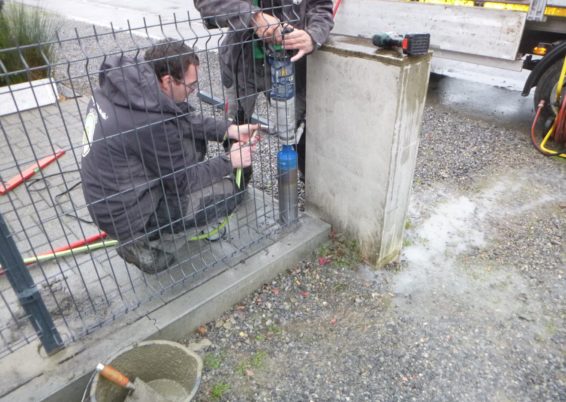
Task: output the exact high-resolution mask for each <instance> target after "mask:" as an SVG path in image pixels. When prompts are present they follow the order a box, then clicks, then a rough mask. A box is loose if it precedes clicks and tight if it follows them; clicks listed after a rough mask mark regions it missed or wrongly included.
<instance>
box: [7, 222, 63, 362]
mask: <svg viewBox="0 0 566 402" xmlns="http://www.w3.org/2000/svg"><path fill="white" fill-rule="evenodd" d="M0 264H2V267H3V269H4V271H5V272H6V276H7V277H8V281H10V285H12V288H13V289H14V292H15V293H16V295H17V296H18V300H19V301H20V304H21V305H22V307H23V309H24V310H25V312H26V314H27V315H29V317H30V321H31V324H32V325H33V328H34V329H35V332H36V333H37V336H38V337H39V339H40V341H41V343H42V344H43V347H44V348H45V351H46V352H47V354H53V353H55V352H57V351H59V350H61V349H63V347H64V345H63V341H62V339H61V336H60V335H59V332H58V331H57V329H56V328H55V325H54V323H53V320H52V319H51V315H50V314H49V311H47V307H45V303H44V302H43V299H42V298H41V295H40V294H39V290H38V289H37V287H36V286H35V283H34V282H33V278H32V277H31V275H30V273H29V272H28V269H27V268H26V266H25V265H24V261H23V260H22V256H21V255H20V252H19V251H18V248H17V247H16V243H15V242H14V239H13V238H12V235H11V234H10V232H9V230H8V226H7V225H6V223H5V221H4V218H3V217H2V214H0Z"/></svg>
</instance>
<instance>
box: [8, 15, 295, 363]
mask: <svg viewBox="0 0 566 402" xmlns="http://www.w3.org/2000/svg"><path fill="white" fill-rule="evenodd" d="M293 7H294V6H290V9H289V10H287V11H288V12H287V11H285V10H278V11H277V12H278V14H279V15H281V13H282V11H284V12H283V15H284V16H286V20H287V21H288V22H290V23H293V22H294V21H296V13H294V12H293ZM248 14H249V12H248ZM242 18H244V19H245V18H249V15H246V14H245V13H238V14H235V15H224V16H218V17H217V19H218V21H220V20H224V22H226V21H228V26H230V28H231V30H232V31H235V32H237V33H241V35H240V36H239V38H240V41H239V42H234V43H231V44H230V45H226V46H232V47H240V48H242V49H243V48H244V47H245V46H251V45H253V43H254V42H255V41H257V39H255V38H254V37H253V36H251V35H248V33H249V32H248V31H249V29H247V28H240V27H241V26H243V24H239V23H238V21H241V20H242ZM169 20H171V21H168V22H164V21H163V20H162V19H161V18H160V19H159V21H158V22H157V23H155V24H149V23H147V22H146V21H145V20H144V23H143V24H142V25H141V26H139V27H132V26H128V28H126V29H114V28H111V29H103V28H99V27H94V26H92V27H89V28H88V29H87V30H84V29H83V30H78V29H75V30H73V31H66V32H65V33H64V34H63V33H61V32H60V31H58V32H57V34H56V38H55V39H53V40H51V41H48V42H44V43H35V44H31V45H25V46H24V45H21V46H20V45H17V46H13V47H8V48H3V49H0V56H1V58H0V60H1V61H2V62H1V63H0V83H1V84H2V85H4V87H3V88H0V89H2V90H3V91H4V93H3V95H2V96H7V99H8V101H9V104H10V105H12V106H11V107H14V108H15V111H14V112H13V113H9V111H8V114H5V115H3V116H1V117H0V130H1V135H2V142H3V143H2V146H1V147H0V161H1V162H0V185H1V186H0V190H1V191H0V216H1V217H2V218H3V220H4V221H5V222H6V225H7V228H8V232H9V237H10V238H11V239H12V240H13V241H14V242H15V244H16V247H17V250H18V251H19V253H20V255H21V256H22V258H23V261H24V264H25V265H26V269H27V272H29V274H30V275H31V278H32V279H33V282H34V283H35V287H34V288H33V289H28V291H35V290H36V291H37V292H38V294H39V295H40V296H41V298H42V300H43V302H44V303H45V306H46V307H47V311H48V312H49V315H50V317H51V319H52V321H53V326H54V328H47V329H45V328H35V329H34V325H32V324H37V322H33V321H32V320H34V318H33V317H31V316H29V315H28V314H27V313H26V311H27V310H25V308H23V307H22V305H21V304H20V301H21V300H22V291H21V290H14V288H13V287H12V286H11V284H10V281H8V280H7V276H9V275H6V274H7V273H8V274H9V270H10V269H11V267H8V266H5V267H3V268H2V270H1V272H0V274H1V276H0V297H1V299H2V301H1V303H0V319H1V322H0V357H2V356H5V355H7V354H9V353H11V352H13V351H14V350H16V349H18V348H19V347H21V346H23V345H25V344H28V343H30V342H31V341H33V340H35V339H37V337H38V334H39V336H40V337H41V334H42V331H51V330H54V331H56V332H58V333H59V334H60V335H61V338H62V340H63V343H64V344H66V343H69V342H72V341H75V340H77V339H79V338H81V337H82V336H84V335H86V334H88V333H91V332H92V331H94V330H96V329H97V328H99V327H101V326H103V325H106V324H108V323H111V322H112V321H114V320H116V319H117V318H118V317H121V316H123V315H124V314H126V313H129V312H131V311H133V310H135V309H137V308H138V307H140V306H142V305H143V304H144V303H147V302H148V301H150V300H154V301H157V303H158V304H159V303H166V302H167V301H168V300H171V299H172V298H174V297H177V296H178V295H180V294H182V293H183V292H186V291H188V290H189V289H191V288H193V287H195V286H198V284H200V283H202V282H203V281H206V280H207V279H209V278H210V277H212V276H214V275H217V274H218V273H219V272H221V271H223V270H225V269H228V268H229V267H232V266H234V265H236V264H237V263H239V262H240V261H242V260H243V259H245V258H246V256H248V255H251V254H252V253H254V252H257V251H259V250H261V249H263V248H265V247H267V246H268V245H269V244H272V242H274V241H275V240H276V239H277V236H278V235H279V234H280V233H281V227H282V226H281V224H280V222H279V211H278V206H277V205H278V204H277V186H276V184H277V181H278V177H277V168H276V154H277V151H278V150H279V148H280V146H281V140H280V139H279V137H277V136H274V135H268V134H267V133H265V132H264V133H263V134H262V136H261V141H259V142H258V143H257V145H256V146H255V148H254V152H253V163H252V167H253V174H252V175H251V178H250V177H248V174H246V171H245V170H244V174H238V173H237V170H235V169H234V168H235V167H236V166H237V164H235V163H234V162H233V161H234V159H235V158H237V157H240V159H244V157H245V154H246V152H247V151H246V148H250V147H251V146H252V145H251V143H252V142H253V141H250V139H249V134H251V131H250V132H248V131H246V130H249V127H250V126H249V125H248V124H247V123H248V121H249V120H250V119H251V120H252V121H254V122H257V121H260V122H262V123H263V124H265V125H267V126H272V122H273V120H274V119H275V117H274V111H273V110H272V108H271V107H270V103H269V101H267V100H266V97H264V96H260V97H257V96H258V95H259V94H261V93H262V92H263V93H264V94H265V95H267V92H268V91H269V85H266V84H265V83H258V82H254V80H255V79H256V78H257V77H258V76H259V77H261V76H262V74H263V72H262V71H257V70H256V69H261V68H263V66H265V65H267V64H265V63H267V60H265V57H266V56H265V55H264V62H263V63H258V62H254V63H252V64H251V67H252V69H253V71H248V70H249V68H250V66H249V65H247V64H246V63H245V62H244V61H243V60H242V62H241V68H242V71H241V73H242V75H241V76H242V77H244V78H245V79H246V80H247V81H250V80H251V81H252V84H253V85H252V86H251V87H253V88H255V90H254V91H251V90H250V91H248V92H245V93H238V94H237V95H235V96H237V97H238V99H239V100H245V99H246V98H251V99H256V98H257V102H255V104H254V108H253V111H252V113H253V117H250V116H249V115H250V113H248V115H247V116H245V119H242V118H241V116H240V119H241V121H240V123H243V124H242V125H241V126H240V127H239V129H238V130H236V131H235V132H234V129H232V131H230V130H227V127H229V124H230V123H229V120H228V119H229V118H232V117H233V116H231V115H230V113H231V110H230V111H229V109H228V107H227V106H225V105H224V103H225V102H224V101H223V100H225V99H228V100H232V101H234V100H235V99H230V94H229V93H228V91H226V90H225V88H224V87H223V85H222V82H221V81H222V80H221V77H220V76H221V73H220V66H219V50H220V53H222V46H225V45H222V44H221V43H223V41H222V40H223V39H224V37H225V35H226V30H225V29H224V30H222V29H212V28H211V29H210V30H206V31H205V32H206V34H202V33H201V32H203V31H202V29H201V30H198V32H199V33H198V34H197V30H196V29H195V28H194V27H195V26H196V25H200V23H201V19H200V16H193V18H191V16H189V15H187V16H185V17H184V18H179V17H178V16H173V18H172V19H171V18H170V19H169ZM218 21H216V20H215V21H209V23H213V24H214V23H217V22H218ZM224 25H226V23H224ZM163 38H168V39H167V41H169V42H168V44H167V45H166V46H165V48H168V47H171V46H173V45H174V46H173V47H174V48H175V49H177V50H176V51H175V52H174V53H171V52H169V53H168V50H165V52H162V51H157V52H155V49H161V50H163V47H164V46H163V45H159V43H161V42H159V41H160V40H161V41H162V40H163ZM180 44H183V45H185V46H186V45H189V46H190V48H187V47H175V46H180ZM191 48H192V50H191ZM151 49H153V50H152V51H150V50H151ZM148 51H149V52H148ZM152 52H153V53H152ZM32 53H33V54H34V55H36V56H37V55H39V58H40V59H41V60H42V62H41V63H39V66H36V67H33V66H32V64H31V62H30V61H29V60H28V58H30V57H31V54H32ZM152 54H153V59H151V57H150V56H151V55H152ZM14 55H15V56H14ZM148 55H149V56H148ZM194 55H196V56H197V58H198V63H196V62H195V61H194V60H195V59H194ZM14 57H15V58H16V59H17V60H16V61H17V63H15V65H16V67H12V68H8V66H7V65H8V63H7V60H10V59H13V58H14ZM146 57H147V58H148V60H146V59H145V58H146ZM187 58H188V59H190V60H192V61H191V62H190V63H189V64H186V65H183V63H185V60H186V59H187ZM149 59H151V60H149ZM197 64H198V80H196V79H194V77H195V74H194V73H195V71H193V70H192V67H191V66H194V67H195V68H197ZM176 65H182V66H181V71H176V70H174V69H175V68H176V67H174V66H176ZM163 66H165V67H163ZM258 66H259V67H258ZM159 68H162V69H163V68H165V70H162V71H160V72H158V70H159ZM39 71H43V72H45V73H46V74H45V76H46V77H47V79H44V80H43V81H40V82H39V83H38V84H37V86H30V85H29V83H28V80H29V79H30V78H33V77H35V76H36V73H37V72H39ZM159 74H161V76H160V75H159ZM19 77H20V78H21V77H24V80H23V81H24V83H23V84H21V83H17V81H18V78H19ZM156 77H157V78H156ZM163 77H166V79H168V80H169V81H167V82H166V83H164V81H166V79H161V78H163ZM265 78H266V79H269V77H268V75H266V76H265ZM193 79H194V80H193ZM189 80H192V81H189ZM105 84H107V86H106V88H104V85H105ZM121 86H122V87H121ZM99 87H103V89H102V90H101V89H99ZM30 88H31V89H30ZM193 90H194V92H192V91H193ZM24 91H28V92H29V93H30V94H31V99H32V101H31V102H30V104H28V105H26V104H25V101H22V100H18V101H16V98H19V97H20V92H22V93H23V92H24ZM42 91H46V92H47V93H48V94H52V95H53V94H54V93H55V94H56V95H57V101H56V102H55V103H54V104H50V105H46V106H43V105H42V103H41V100H40V99H39V96H40V93H41V92H42ZM55 91H56V92H55ZM120 91H122V92H120ZM191 92H192V93H191ZM120 93H121V94H125V95H126V96H125V97H124V98H123V99H122V98H120V99H118V98H119V97H120ZM178 94H180V95H178ZM164 95H165V96H164ZM176 95H178V97H177V98H175V96H176ZM187 95H188V103H189V104H190V105H191V107H190V108H188V107H186V106H183V104H184V103H183V97H186V96H187ZM136 97H137V98H136ZM109 99H110V101H109ZM203 100H206V101H207V102H208V103H207V102H203ZM3 105H6V103H3ZM4 107H5V106H3V108H4ZM3 113H6V110H4V112H3ZM227 122H228V123H227ZM96 127H98V129H96ZM227 132H228V133H231V134H229V135H228V136H229V137H233V138H234V140H233V141H225V137H224V136H225V134H226V133H227ZM238 140H242V141H241V142H239V141H238ZM234 144H236V145H238V146H239V147H240V148H239V150H238V152H235V149H236V148H237V147H236V148H235V145H234ZM203 147H204V148H203ZM232 151H234V152H232ZM242 155H244V156H242ZM89 156H90V157H91V160H90V161H89V162H85V161H88V160H89ZM87 166H88V168H87ZM87 169H88V170H87ZM246 180H249V182H250V183H249V185H248V183H247V182H246ZM219 183H220V185H219ZM299 185H300V186H301V184H299ZM147 211H149V212H147ZM150 222H151V224H150ZM128 246H130V247H129V249H128ZM119 249H122V250H125V251H123V252H121V255H118V253H117V251H118V250H119ZM140 249H141V251H142V252H141V253H139V250H140ZM132 250H133V251H132ZM148 250H149V257H147V252H148ZM4 251H5V249H3V252H4ZM132 252H133V254H134V257H132V256H131V253H132ZM144 252H145V253H146V254H143V253H144ZM128 253H130V254H128ZM146 257H147V258H149V263H148V264H146V265H151V266H155V265H156V261H157V262H159V264H161V265H162V266H163V268H164V269H163V270H160V271H159V272H151V273H148V272H144V271H143V264H144V260H143V259H144V258H146ZM132 258H133V259H132ZM136 258H137V260H136ZM140 259H141V265H142V269H139V268H138V267H137V266H136V265H138V266H140ZM126 260H127V261H133V260H135V261H134V262H135V263H136V265H134V264H132V263H128V262H126ZM2 261H5V259H2ZM159 264H157V265H159ZM145 270H146V271H148V269H145ZM7 271H8V272H7Z"/></svg>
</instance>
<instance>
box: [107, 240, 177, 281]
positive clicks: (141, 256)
mask: <svg viewBox="0 0 566 402" xmlns="http://www.w3.org/2000/svg"><path fill="white" fill-rule="evenodd" d="M116 251H117V252H118V255H119V256H120V257H122V258H123V259H124V260H125V261H127V262H129V263H131V264H134V265H135V266H136V267H138V268H139V269H140V270H141V271H143V272H145V273H146V274H156V273H158V272H161V271H164V270H166V269H167V268H169V267H170V266H171V264H172V263H173V261H174V260H175V256H174V255H173V254H171V253H168V252H166V251H163V250H160V249H158V248H154V247H151V246H150V245H149V244H147V243H146V242H145V241H141V240H138V241H134V242H129V243H125V244H121V245H119V246H118V248H117V250H116Z"/></svg>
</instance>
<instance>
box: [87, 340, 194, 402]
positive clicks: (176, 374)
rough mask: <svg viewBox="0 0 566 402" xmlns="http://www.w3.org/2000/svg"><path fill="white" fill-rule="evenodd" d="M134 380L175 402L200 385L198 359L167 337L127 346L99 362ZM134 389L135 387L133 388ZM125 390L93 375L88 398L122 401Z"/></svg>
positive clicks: (98, 401)
mask: <svg viewBox="0 0 566 402" xmlns="http://www.w3.org/2000/svg"><path fill="white" fill-rule="evenodd" d="M103 363H105V364H109V365H111V366H112V367H114V368H116V369H118V370H120V371H121V372H122V373H124V374H125V375H126V376H128V377H129V378H130V380H131V381H134V379H135V378H136V377H138V378H139V379H140V380H142V381H144V382H145V383H147V384H148V385H150V386H151V387H153V388H155V389H156V390H157V391H159V392H162V393H163V394H164V395H166V396H167V397H173V396H174V398H173V400H175V401H178V402H187V401H190V400H192V399H193V398H194V396H195V394H196V393H197V390H198V387H199V385H200V380H201V374H202V360H201V358H200V356H199V355H197V354H196V353H194V352H193V351H191V350H189V349H187V348H186V347H184V346H183V345H180V344H178V343H175V342H169V341H145V342H140V343H138V344H136V345H134V346H131V347H129V348H127V349H125V350H123V351H121V352H119V353H118V354H117V355H115V356H114V357H111V358H110V359H109V360H108V361H106V362H103ZM134 392H135V391H134ZM127 395H128V391H127V390H125V389H123V388H120V387H118V386H117V385H115V384H113V383H111V382H110V381H108V380H107V379H105V378H103V377H101V376H99V375H96V376H95V378H94V380H93V382H92V386H91V388H90V400H91V401H96V402H122V401H123V400H124V399H126V396H127Z"/></svg>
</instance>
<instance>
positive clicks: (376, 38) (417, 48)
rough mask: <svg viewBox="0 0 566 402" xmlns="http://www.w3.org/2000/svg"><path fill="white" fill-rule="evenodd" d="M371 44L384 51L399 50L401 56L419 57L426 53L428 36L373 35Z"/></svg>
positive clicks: (428, 41) (382, 33)
mask: <svg viewBox="0 0 566 402" xmlns="http://www.w3.org/2000/svg"><path fill="white" fill-rule="evenodd" d="M372 42H373V44H374V45H375V46H377V47H381V48H384V49H392V48H401V49H402V50H403V54H406V55H408V56H419V55H423V54H427V53H428V49H429V46H430V34H406V35H399V34H392V33H384V32H381V33H378V34H375V35H373V38H372Z"/></svg>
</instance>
